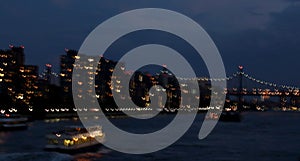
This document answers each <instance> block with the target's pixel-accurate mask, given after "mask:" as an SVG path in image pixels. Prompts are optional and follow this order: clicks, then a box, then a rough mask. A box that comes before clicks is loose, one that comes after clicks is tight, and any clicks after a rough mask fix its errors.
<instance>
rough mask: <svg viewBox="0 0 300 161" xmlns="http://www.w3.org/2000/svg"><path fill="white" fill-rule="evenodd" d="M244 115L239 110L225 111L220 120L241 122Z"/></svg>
mask: <svg viewBox="0 0 300 161" xmlns="http://www.w3.org/2000/svg"><path fill="white" fill-rule="evenodd" d="M241 120H242V116H241V114H240V112H238V111H223V112H222V113H221V116H220V121H224V122H241Z"/></svg>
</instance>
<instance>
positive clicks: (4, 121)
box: [0, 114, 28, 130]
mask: <svg viewBox="0 0 300 161" xmlns="http://www.w3.org/2000/svg"><path fill="white" fill-rule="evenodd" d="M27 127H28V118H27V117H25V116H22V115H18V114H1V115H0V129H1V130H18V129H27Z"/></svg>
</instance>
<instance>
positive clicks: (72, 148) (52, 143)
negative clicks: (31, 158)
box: [45, 126, 105, 153]
mask: <svg viewBox="0 0 300 161" xmlns="http://www.w3.org/2000/svg"><path fill="white" fill-rule="evenodd" d="M46 138H47V145H46V146H45V150H48V151H59V152H66V153H72V152H81V151H86V150H91V149H92V148H94V147H98V146H99V145H100V144H101V143H103V141H104V138H105V134H104V133H103V132H102V127H101V126H91V127H87V128H85V127H82V126H68V127H65V128H64V130H62V131H58V132H53V133H52V134H49V135H47V136H46Z"/></svg>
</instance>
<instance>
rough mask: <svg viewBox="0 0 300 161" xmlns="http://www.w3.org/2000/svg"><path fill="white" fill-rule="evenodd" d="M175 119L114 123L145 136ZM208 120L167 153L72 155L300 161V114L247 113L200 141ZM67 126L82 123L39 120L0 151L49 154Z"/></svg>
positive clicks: (1, 139) (90, 160) (86, 159)
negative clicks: (51, 138)
mask: <svg viewBox="0 0 300 161" xmlns="http://www.w3.org/2000/svg"><path fill="white" fill-rule="evenodd" d="M171 118H173V116H170V115H162V116H158V119H156V120H154V122H152V123H149V126H144V124H139V123H137V122H136V120H131V119H127V118H122V119H113V122H114V123H115V124H116V125H118V126H120V127H122V128H124V129H127V130H130V131H139V132H140V131H141V129H144V131H146V132H149V131H153V130H154V129H156V127H154V126H155V124H160V125H161V124H163V125H164V123H165V122H168V121H170V119H171ZM203 118H204V114H199V115H198V116H197V118H196V120H195V122H194V124H193V125H192V127H191V128H190V130H189V131H188V132H187V133H186V134H185V135H184V136H183V138H181V139H180V140H179V141H177V142H176V143H175V144H174V145H172V146H170V147H168V148H166V149H164V150H162V151H158V152H155V153H151V154H145V155H129V154H123V153H119V152H116V151H113V150H110V149H108V148H106V147H104V146H100V147H99V149H96V152H87V153H81V154H73V156H74V158H75V159H76V160H80V161H94V160H96V161H97V160H101V161H103V160H104V161H118V160H120V161H124V160H143V161H144V160H149V161H152V160H179V161H181V160H184V161H186V160H193V161H194V160H223V161H229V160H270V161H271V160H272V161H273V160H278V161H282V160H296V161H297V160H299V159H300V151H299V149H300V126H299V123H300V113H289V112H287V113H284V112H264V113H254V112H253V113H244V114H243V118H244V120H243V121H242V122H241V123H224V122H219V123H218V125H217V126H216V128H215V129H214V131H213V132H212V133H211V134H210V135H209V136H208V137H207V138H206V139H204V140H198V138H197V136H198V132H199V129H200V127H201V123H202V121H203ZM133 121H135V122H133ZM68 125H80V121H79V120H76V119H53V120H44V121H34V122H32V123H31V124H30V126H29V128H28V129H27V130H24V131H8V132H0V153H2V154H4V153H14V152H29V153H33V152H44V150H43V148H44V146H45V144H46V140H45V135H46V134H48V133H51V132H53V131H57V130H59V129H62V128H63V127H64V126H68ZM138 125H141V126H142V127H139V126H138ZM158 127H160V126H158ZM104 132H105V131H104Z"/></svg>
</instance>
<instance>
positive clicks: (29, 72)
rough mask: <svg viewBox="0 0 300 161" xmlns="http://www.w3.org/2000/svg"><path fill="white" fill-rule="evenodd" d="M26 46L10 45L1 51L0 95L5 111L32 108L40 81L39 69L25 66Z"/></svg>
mask: <svg viewBox="0 0 300 161" xmlns="http://www.w3.org/2000/svg"><path fill="white" fill-rule="evenodd" d="M24 48H25V47H24V46H23V45H22V46H18V47H16V46H13V45H9V49H7V50H0V95H1V105H2V106H3V107H0V108H3V109H8V108H18V109H19V110H20V111H24V110H25V109H27V108H28V107H29V108H32V99H33V98H34V96H35V94H36V93H35V90H36V89H37V88H38V87H37V86H36V83H37V79H38V67H37V66H34V65H25V64H24V61H25V54H24Z"/></svg>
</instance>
